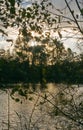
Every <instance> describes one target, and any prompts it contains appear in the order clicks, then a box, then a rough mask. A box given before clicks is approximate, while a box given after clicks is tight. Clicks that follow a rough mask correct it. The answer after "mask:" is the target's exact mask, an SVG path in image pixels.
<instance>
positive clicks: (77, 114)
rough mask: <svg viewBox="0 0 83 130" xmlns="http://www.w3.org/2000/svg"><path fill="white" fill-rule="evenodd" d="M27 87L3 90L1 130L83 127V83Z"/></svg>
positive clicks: (78, 129) (79, 129)
mask: <svg viewBox="0 0 83 130" xmlns="http://www.w3.org/2000/svg"><path fill="white" fill-rule="evenodd" d="M26 91H27V96H23V95H22V96H21V95H19V94H18V92H17V91H16V93H14V95H12V96H11V92H12V89H4V90H0V130H83V85H80V87H78V86H77V85H73V86H68V85H63V84H59V85H56V84H48V85H47V88H46V89H44V90H40V89H39V85H37V89H36V90H35V91H34V90H32V88H31V87H30V89H29V90H26Z"/></svg>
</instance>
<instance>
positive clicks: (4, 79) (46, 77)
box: [0, 58, 83, 84]
mask: <svg viewBox="0 0 83 130" xmlns="http://www.w3.org/2000/svg"><path fill="white" fill-rule="evenodd" d="M21 82H22V83H49V82H53V83H54V82H55V83H74V84H77V83H83V61H77V62H75V61H73V62H69V61H67V60H65V61H63V62H57V63H56V64H55V65H48V66H45V65H29V62H28V61H24V62H22V63H21V62H19V61H18V60H17V59H14V60H6V59H3V58H1V59H0V83H1V84H3V83H4V84H7V83H21Z"/></svg>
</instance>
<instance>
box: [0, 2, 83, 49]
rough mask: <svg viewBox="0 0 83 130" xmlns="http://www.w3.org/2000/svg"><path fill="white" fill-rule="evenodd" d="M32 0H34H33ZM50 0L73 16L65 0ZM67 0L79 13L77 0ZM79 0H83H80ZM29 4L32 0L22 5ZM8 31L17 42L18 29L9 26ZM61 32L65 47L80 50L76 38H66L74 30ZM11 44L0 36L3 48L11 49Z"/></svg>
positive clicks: (0, 43)
mask: <svg viewBox="0 0 83 130" xmlns="http://www.w3.org/2000/svg"><path fill="white" fill-rule="evenodd" d="M32 1H34V0H32ZM40 1H41V0H40ZM50 1H51V2H52V3H53V4H54V6H55V8H56V9H60V10H62V11H63V12H64V13H65V15H66V16H68V17H71V15H70V13H69V11H68V9H67V8H66V4H65V2H64V0H50ZM67 1H68V2H70V6H71V7H72V10H74V12H75V13H76V14H79V10H78V9H77V6H76V3H75V0H67ZM79 1H83V0H79ZM29 5H31V0H25V3H24V2H23V3H22V7H27V6H29ZM7 31H8V32H9V39H11V38H12V39H13V41H14V42H15V39H16V36H17V35H18V31H17V30H16V29H12V28H8V30H7ZM10 32H11V33H10ZM61 33H62V34H63V38H62V39H61V40H62V42H64V45H65V47H66V48H68V47H70V48H71V49H72V50H73V51H78V49H77V47H76V44H75V43H76V39H74V38H73V39H72V38H67V39H65V36H67V35H68V36H71V35H73V32H72V31H71V30H70V29H68V33H65V32H64V31H62V32H61ZM69 33H70V34H69ZM11 44H12V43H11V42H10V43H8V42H6V41H5V38H3V37H1V36H0V48H1V49H6V50H7V49H9V47H10V46H11ZM11 47H12V46H11ZM79 51H80V50H79Z"/></svg>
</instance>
